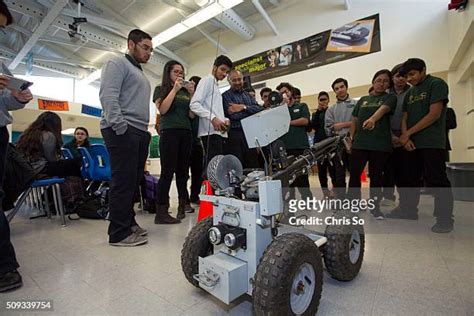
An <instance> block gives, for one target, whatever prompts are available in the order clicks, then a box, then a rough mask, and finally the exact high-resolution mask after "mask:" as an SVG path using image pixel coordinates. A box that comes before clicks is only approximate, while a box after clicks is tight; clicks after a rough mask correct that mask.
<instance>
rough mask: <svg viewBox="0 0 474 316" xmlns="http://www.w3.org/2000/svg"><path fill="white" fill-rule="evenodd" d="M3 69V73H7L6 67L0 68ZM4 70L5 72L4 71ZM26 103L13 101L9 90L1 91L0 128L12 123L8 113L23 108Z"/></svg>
mask: <svg viewBox="0 0 474 316" xmlns="http://www.w3.org/2000/svg"><path fill="white" fill-rule="evenodd" d="M0 64H1V65H2V66H3V63H1V62H0ZM0 68H3V72H7V70H8V68H7V69H6V67H0ZM5 69H6V70H5ZM6 75H10V76H11V75H12V74H11V72H10V71H8V73H6ZM25 105H26V103H21V102H18V101H17V99H15V98H14V97H13V96H12V94H11V92H10V90H8V89H3V90H0V127H4V126H7V125H8V124H11V122H12V121H13V118H12V116H11V115H10V113H8V111H15V110H19V109H22V108H24V107H25Z"/></svg>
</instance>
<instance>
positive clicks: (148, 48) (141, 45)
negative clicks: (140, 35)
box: [137, 43, 153, 53]
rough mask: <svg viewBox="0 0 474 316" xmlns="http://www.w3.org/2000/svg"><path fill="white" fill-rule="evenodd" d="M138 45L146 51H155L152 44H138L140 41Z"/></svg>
mask: <svg viewBox="0 0 474 316" xmlns="http://www.w3.org/2000/svg"><path fill="white" fill-rule="evenodd" d="M137 46H138V47H140V48H141V49H143V50H144V51H147V52H150V53H153V47H150V46H148V45H145V44H138V43H137Z"/></svg>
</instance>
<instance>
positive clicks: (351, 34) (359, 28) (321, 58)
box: [234, 14, 381, 83]
mask: <svg viewBox="0 0 474 316" xmlns="http://www.w3.org/2000/svg"><path fill="white" fill-rule="evenodd" d="M380 50H381V45H380V20H379V14H375V15H372V16H369V17H366V18H363V19H360V20H357V21H354V22H351V23H347V24H345V25H343V26H341V27H338V28H335V29H332V30H327V31H324V32H321V33H318V34H315V35H312V36H309V37H307V38H304V39H301V40H298V41H295V42H292V43H288V44H285V45H282V46H280V47H276V48H271V49H269V50H267V51H265V52H261V53H258V54H255V55H253V56H250V57H247V58H244V59H241V60H239V61H236V62H234V67H235V68H236V69H237V70H240V71H241V72H242V73H243V75H244V76H250V78H251V80H252V82H253V83H255V82H260V81H264V80H267V79H271V78H275V77H280V76H285V75H288V74H292V73H295V72H299V71H303V70H307V69H311V68H315V67H320V66H323V65H327V64H331V63H335V62H339V61H342V60H347V59H351V58H355V57H359V56H364V55H367V54H371V53H375V52H379V51H380Z"/></svg>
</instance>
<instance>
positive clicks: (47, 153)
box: [31, 131, 59, 172]
mask: <svg viewBox="0 0 474 316" xmlns="http://www.w3.org/2000/svg"><path fill="white" fill-rule="evenodd" d="M56 143H57V140H56V137H55V136H54V134H53V133H51V132H48V131H45V132H43V135H41V145H42V147H43V155H41V156H40V157H39V158H38V159H37V160H35V161H31V165H32V166H33V169H34V170H36V171H38V172H41V171H42V170H43V169H44V168H45V167H46V165H47V163H48V162H52V161H57V160H58V159H59V156H58V154H57V152H56Z"/></svg>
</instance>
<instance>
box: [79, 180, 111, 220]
mask: <svg viewBox="0 0 474 316" xmlns="http://www.w3.org/2000/svg"><path fill="white" fill-rule="evenodd" d="M74 212H75V213H76V214H77V215H78V216H79V217H81V218H88V219H107V216H108V214H109V188H108V187H102V188H101V189H100V190H97V191H95V192H94V193H93V194H92V195H90V196H88V197H87V198H85V199H84V200H83V201H82V202H81V203H79V204H78V205H77V206H76V207H75V209H74Z"/></svg>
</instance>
